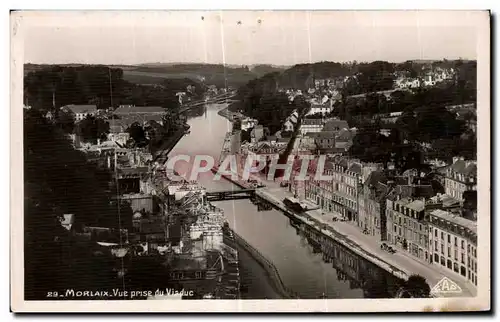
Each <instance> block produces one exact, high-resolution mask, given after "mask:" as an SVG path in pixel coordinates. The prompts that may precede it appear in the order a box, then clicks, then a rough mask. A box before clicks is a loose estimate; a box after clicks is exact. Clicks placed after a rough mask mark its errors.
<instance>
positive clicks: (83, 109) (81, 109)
mask: <svg viewBox="0 0 500 322" xmlns="http://www.w3.org/2000/svg"><path fill="white" fill-rule="evenodd" d="M61 111H63V112H66V113H70V114H71V115H73V117H74V119H75V122H79V121H81V120H83V119H84V118H86V117H87V116H95V115H96V114H97V106H96V105H74V104H71V105H65V106H62V107H61Z"/></svg>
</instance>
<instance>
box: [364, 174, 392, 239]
mask: <svg viewBox="0 0 500 322" xmlns="http://www.w3.org/2000/svg"><path fill="white" fill-rule="evenodd" d="M387 181H388V180H387V177H386V176H385V174H384V173H383V172H382V171H373V172H371V173H370V174H369V175H368V178H367V179H366V180H365V181H364V182H363V187H362V190H361V192H360V196H359V198H358V200H359V222H360V229H361V230H362V231H365V233H366V234H368V235H370V236H375V237H376V239H377V240H385V239H386V237H387V229H386V223H387V221H386V216H385V209H386V200H387V194H388V193H389V185H388V184H387Z"/></svg>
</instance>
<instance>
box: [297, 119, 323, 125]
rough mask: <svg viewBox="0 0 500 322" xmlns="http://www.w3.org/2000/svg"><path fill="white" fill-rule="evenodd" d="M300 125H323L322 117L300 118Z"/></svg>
mask: <svg viewBox="0 0 500 322" xmlns="http://www.w3.org/2000/svg"><path fill="white" fill-rule="evenodd" d="M302 125H305V126H308V125H318V126H321V125H323V120H322V119H304V120H302Z"/></svg>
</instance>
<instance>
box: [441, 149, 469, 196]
mask: <svg viewBox="0 0 500 322" xmlns="http://www.w3.org/2000/svg"><path fill="white" fill-rule="evenodd" d="M444 181H445V184H444V188H445V193H446V194H447V195H449V196H451V197H453V198H455V199H457V200H460V201H463V199H464V198H463V194H464V192H465V191H476V190H477V163H476V161H466V160H464V159H463V158H461V159H459V158H453V164H452V165H451V166H450V167H448V169H447V170H446V175H445V180H444Z"/></svg>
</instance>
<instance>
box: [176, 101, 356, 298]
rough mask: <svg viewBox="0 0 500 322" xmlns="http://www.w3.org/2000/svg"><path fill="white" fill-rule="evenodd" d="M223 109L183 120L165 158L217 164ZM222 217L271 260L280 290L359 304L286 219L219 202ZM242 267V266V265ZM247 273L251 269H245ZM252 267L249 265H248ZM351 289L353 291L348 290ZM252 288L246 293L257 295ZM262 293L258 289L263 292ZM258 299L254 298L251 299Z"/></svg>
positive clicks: (224, 184) (210, 186)
mask: <svg viewBox="0 0 500 322" xmlns="http://www.w3.org/2000/svg"><path fill="white" fill-rule="evenodd" d="M223 107H224V105H208V106H207V107H206V113H205V114H204V115H202V116H195V117H191V118H190V119H189V120H188V123H189V125H190V126H191V133H190V134H188V135H186V136H185V137H183V138H182V139H181V140H180V141H179V143H178V144H177V145H176V147H175V148H174V149H173V150H172V151H171V153H170V155H169V157H172V156H174V155H178V154H187V155H190V156H192V157H193V156H194V155H196V154H198V155H200V154H202V155H210V156H213V157H215V158H217V159H218V158H219V154H220V151H221V146H222V143H223V140H224V136H225V134H226V132H227V131H230V130H231V123H230V122H229V121H228V120H227V119H225V118H223V117H221V116H219V115H218V114H217V112H218V111H219V110H220V109H222V108H223ZM186 166H187V165H186V164H185V163H181V162H178V163H177V165H176V169H177V170H178V171H179V172H180V173H182V172H183V171H185V170H186ZM198 180H199V183H200V184H201V185H203V186H204V187H206V188H207V190H208V191H216V190H231V189H235V190H236V189H238V187H236V186H235V185H234V184H232V183H230V182H228V181H225V180H221V181H215V180H213V174H212V173H211V172H207V173H204V174H201V175H200V176H199V177H198ZM215 204H216V205H217V206H218V207H220V208H222V209H223V210H224V212H225V214H226V217H227V219H228V222H229V225H230V226H231V227H232V228H233V229H234V231H236V232H237V233H238V234H239V235H240V236H242V237H243V238H245V239H246V240H247V241H248V243H250V244H251V245H253V246H254V247H255V248H257V249H258V250H259V251H260V252H261V253H262V254H263V255H264V256H266V257H267V258H268V259H269V260H271V261H272V262H273V263H274V265H275V266H276V268H277V269H278V271H279V273H280V275H281V278H282V280H283V282H284V284H285V285H286V286H287V287H289V288H290V289H292V290H293V291H294V292H296V293H297V294H299V296H300V297H301V298H309V299H317V298H319V297H321V296H323V295H324V296H326V297H328V298H363V297H364V296H365V295H364V292H363V290H362V289H360V288H356V287H357V286H356V285H355V284H356V283H350V282H349V281H347V280H341V279H339V278H338V274H337V271H336V269H335V268H333V267H332V264H331V263H329V264H328V263H325V262H324V261H323V260H322V255H321V253H319V254H318V253H314V252H313V249H312V246H310V245H309V244H308V243H307V241H306V239H305V238H304V237H303V236H301V235H299V234H297V233H296V230H295V228H294V227H292V226H291V225H290V221H289V219H288V218H287V217H286V216H284V215H283V214H282V213H281V212H279V211H277V210H274V209H273V210H270V211H262V212H259V211H257V207H256V206H255V205H254V204H252V203H251V202H250V201H249V200H236V201H224V202H217V203H215ZM242 261H243V263H242V265H243V266H245V265H246V263H245V261H244V260H243V259H242ZM246 266H247V267H248V268H251V267H252V265H251V263H248V264H247V265H246ZM253 266H254V265H253ZM244 271H245V274H253V275H254V276H253V278H254V280H255V281H256V285H258V282H257V281H259V280H265V279H264V278H262V276H261V275H262V272H260V271H258V269H254V270H251V271H249V270H248V269H246V270H244ZM353 284H354V285H355V286H354V287H353V286H352V285H353ZM255 288H256V286H255V285H253V291H252V293H258V290H255ZM263 288H264V287H263ZM261 293H262V294H261V295H260V298H266V297H267V298H270V297H273V296H272V295H268V293H269V290H264V289H262V292H261ZM253 297H254V298H255V297H259V295H257V296H256V295H254V296H253Z"/></svg>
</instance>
